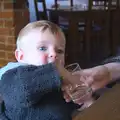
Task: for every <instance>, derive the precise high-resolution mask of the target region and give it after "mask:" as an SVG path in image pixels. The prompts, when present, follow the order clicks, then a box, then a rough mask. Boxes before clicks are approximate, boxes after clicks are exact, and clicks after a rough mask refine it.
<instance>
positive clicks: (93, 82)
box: [63, 66, 111, 104]
mask: <svg viewBox="0 0 120 120" xmlns="http://www.w3.org/2000/svg"><path fill="white" fill-rule="evenodd" d="M75 74H79V75H80V80H81V79H82V80H84V81H85V82H86V83H87V84H88V86H89V87H90V88H92V91H93V92H94V91H96V90H98V89H100V88H103V87H104V86H105V85H106V84H107V83H109V81H110V79H111V76H110V73H109V71H108V69H107V68H106V67H105V66H97V67H94V68H90V69H84V70H81V71H79V72H77V73H75ZM70 88H72V92H71V96H74V97H72V98H71V96H70V95H69V94H68V91H69V89H70ZM74 89H75V88H74V87H71V85H68V86H64V87H63V90H64V98H65V100H66V101H67V102H69V101H71V100H73V101H74V102H75V103H77V104H81V102H83V101H86V100H88V99H90V97H91V92H88V94H86V95H85V96H84V97H82V99H81V96H80V94H81V93H80V92H79V89H76V91H74Z"/></svg>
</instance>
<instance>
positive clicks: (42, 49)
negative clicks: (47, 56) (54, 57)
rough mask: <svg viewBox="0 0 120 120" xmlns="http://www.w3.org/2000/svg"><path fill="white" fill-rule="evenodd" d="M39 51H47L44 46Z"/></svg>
mask: <svg viewBox="0 0 120 120" xmlns="http://www.w3.org/2000/svg"><path fill="white" fill-rule="evenodd" d="M39 50H41V51H46V50H47V47H45V46H43V47H40V48H39Z"/></svg>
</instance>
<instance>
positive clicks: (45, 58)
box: [42, 54, 48, 64]
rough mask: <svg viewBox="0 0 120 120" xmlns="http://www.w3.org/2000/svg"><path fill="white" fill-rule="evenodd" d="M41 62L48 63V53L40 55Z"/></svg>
mask: <svg viewBox="0 0 120 120" xmlns="http://www.w3.org/2000/svg"><path fill="white" fill-rule="evenodd" d="M42 63H43V64H47V63H48V55H46V54H44V55H43V56H42Z"/></svg>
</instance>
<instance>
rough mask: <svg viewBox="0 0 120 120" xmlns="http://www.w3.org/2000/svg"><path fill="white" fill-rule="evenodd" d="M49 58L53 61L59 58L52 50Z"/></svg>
mask: <svg viewBox="0 0 120 120" xmlns="http://www.w3.org/2000/svg"><path fill="white" fill-rule="evenodd" d="M49 59H50V60H51V62H54V61H55V60H56V59H57V54H56V52H52V53H50V54H49Z"/></svg>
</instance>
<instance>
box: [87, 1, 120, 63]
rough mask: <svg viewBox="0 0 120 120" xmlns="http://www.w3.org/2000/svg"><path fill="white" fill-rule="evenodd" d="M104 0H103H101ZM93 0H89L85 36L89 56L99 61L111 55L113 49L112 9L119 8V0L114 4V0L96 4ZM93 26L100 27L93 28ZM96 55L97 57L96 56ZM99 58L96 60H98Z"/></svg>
mask: <svg viewBox="0 0 120 120" xmlns="http://www.w3.org/2000/svg"><path fill="white" fill-rule="evenodd" d="M99 1H103V0H99ZM93 2H94V1H93V0H89V5H88V6H89V14H88V21H89V25H86V31H85V37H86V48H87V54H88V56H89V57H88V58H89V59H90V60H91V59H92V60H91V61H93V59H94V60H95V58H97V59H98V62H100V61H102V60H103V59H105V58H106V57H108V56H110V55H111V53H112V51H111V45H112V43H111V41H112V39H111V38H112V37H111V29H112V26H111V11H112V10H115V9H117V8H118V1H117V2H116V4H114V5H113V1H112V0H109V1H108V0H104V4H103V5H101V4H100V6H99V4H98V5H97V7H98V8H97V9H96V8H95V7H96V6H95V5H94V4H93ZM92 26H95V28H96V27H97V28H99V29H97V30H96V29H91V28H92ZM95 56H96V57H95ZM97 59H96V60H95V61H97Z"/></svg>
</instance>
